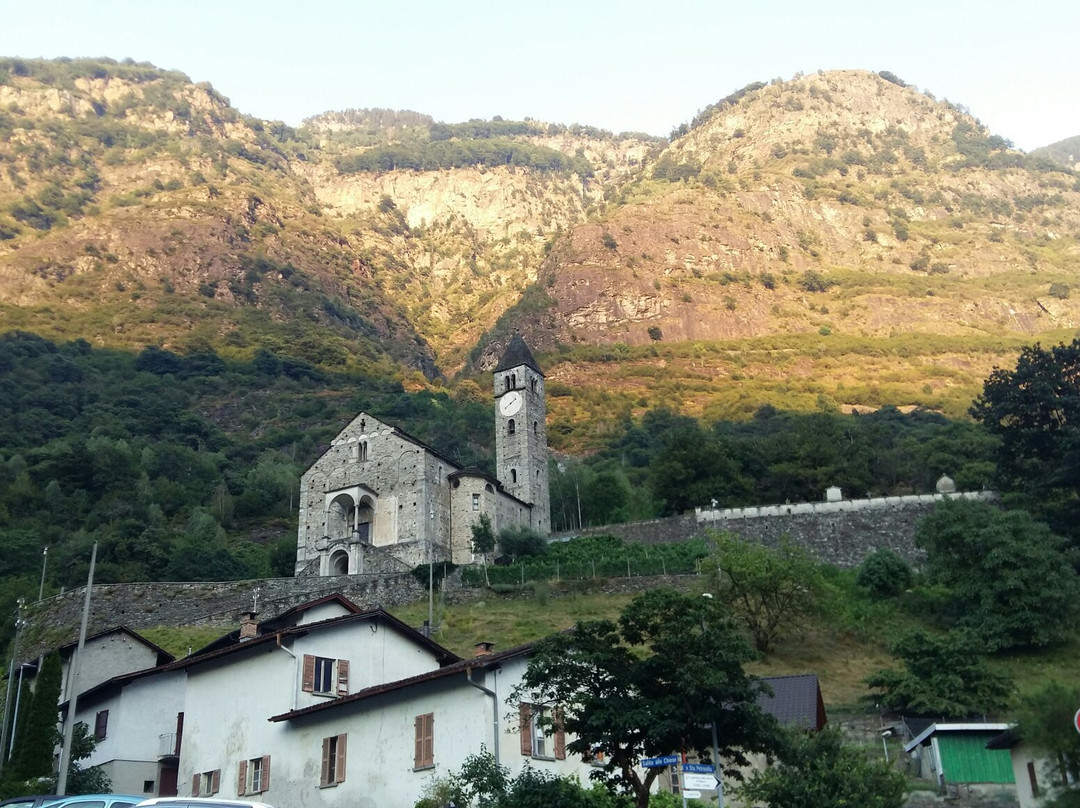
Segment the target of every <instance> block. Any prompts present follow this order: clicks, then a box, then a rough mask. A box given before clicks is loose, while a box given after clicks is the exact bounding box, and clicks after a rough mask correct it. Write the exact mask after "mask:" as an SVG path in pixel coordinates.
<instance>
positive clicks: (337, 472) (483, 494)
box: [296, 334, 551, 576]
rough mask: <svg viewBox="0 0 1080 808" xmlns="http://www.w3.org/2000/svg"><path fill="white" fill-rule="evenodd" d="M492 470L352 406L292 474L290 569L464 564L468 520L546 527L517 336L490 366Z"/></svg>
mask: <svg viewBox="0 0 1080 808" xmlns="http://www.w3.org/2000/svg"><path fill="white" fill-rule="evenodd" d="M494 393H495V468H496V473H497V474H498V477H497V478H495V477H492V476H490V475H489V474H486V473H484V472H483V471H480V470H479V469H470V468H463V467H462V466H461V465H459V464H458V463H456V462H455V461H454V460H452V459H450V458H448V457H446V456H445V455H443V454H441V453H440V452H438V451H436V450H435V449H433V448H432V447H430V446H428V445H426V444H425V443H423V442H422V441H420V440H418V439H416V438H414V437H412V436H411V435H409V434H408V433H406V432H404V431H403V430H401V429H400V428H398V427H395V426H393V425H391V424H387V423H384V422H382V421H380V420H378V419H377V418H374V417H373V416H371V415H369V414H367V413H360V414H359V415H357V416H356V418H354V419H353V420H352V422H351V423H350V424H349V425H348V426H347V427H345V429H343V430H342V431H341V432H340V433H339V434H338V436H337V437H336V438H334V440H333V441H332V442H331V444H330V448H329V449H328V450H327V451H326V453H325V454H323V456H322V457H320V458H319V459H318V460H316V461H315V463H314V464H313V465H312V466H311V467H310V468H309V469H308V470H307V471H306V472H304V475H303V476H302V477H301V478H300V530H299V536H298V537H297V545H296V574H297V575H298V576H299V575H350V574H357V573H363V572H375V571H383V570H387V568H388V565H393V564H394V563H396V564H397V565H398V567H399V568H405V567H413V566H415V565H417V564H421V563H426V562H427V561H428V559H429V553H430V554H431V556H430V557H431V558H432V559H433V560H435V561H443V560H448V561H452V562H453V563H455V564H469V563H472V562H473V560H474V557H473V552H472V529H471V528H472V525H473V524H474V523H475V522H476V520H477V519H478V518H479V517H480V515H481V514H487V515H488V517H489V518H490V519H491V524H492V527H493V528H494V529H495V532H496V533H498V532H499V530H501V529H502V528H504V527H508V526H511V525H528V526H530V527H531V528H533V529H534V530H536V531H538V532H539V533H541V534H545V535H546V534H547V533H549V532H550V530H551V516H550V504H549V502H548V448H547V430H546V429H545V425H544V420H545V414H546V405H545V402H544V374H543V372H542V371H541V370H540V366H539V365H538V364H537V363H536V360H535V359H534V358H533V355H532V352H531V351H530V350H529V347H528V346H527V345H526V344H525V340H523V339H522V338H521V336H520V335H519V334H515V335H514V336H513V338H512V339H511V340H510V344H509V345H508V346H507V348H506V351H505V353H504V354H503V356H502V359H500V361H499V364H498V366H497V367H496V368H495V390H494Z"/></svg>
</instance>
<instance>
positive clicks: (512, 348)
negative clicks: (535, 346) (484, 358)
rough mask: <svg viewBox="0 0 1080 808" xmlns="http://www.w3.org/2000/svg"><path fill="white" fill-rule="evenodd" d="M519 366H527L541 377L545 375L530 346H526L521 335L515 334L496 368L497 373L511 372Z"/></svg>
mask: <svg viewBox="0 0 1080 808" xmlns="http://www.w3.org/2000/svg"><path fill="white" fill-rule="evenodd" d="M519 365H525V366H526V367H529V368H532V369H533V370H535V371H536V372H537V373H539V374H540V375H541V376H543V375H544V371H542V370H540V365H538V364H537V363H536V360H535V359H533V355H532V351H530V350H529V346H528V345H526V344H525V340H524V339H522V336H521V334H518V333H515V334H514V336H512V337H511V338H510V344H509V345H507V346H506V351H504V352H503V355H502V359H500V360H499V364H498V366H497V367H496V368H495V372H496V373H499V372H500V371H503V370H510V368H516V367H518V366H519Z"/></svg>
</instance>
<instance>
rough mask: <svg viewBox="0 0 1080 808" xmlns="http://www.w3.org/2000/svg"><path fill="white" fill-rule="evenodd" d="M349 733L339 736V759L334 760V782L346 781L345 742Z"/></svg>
mask: <svg viewBox="0 0 1080 808" xmlns="http://www.w3.org/2000/svg"><path fill="white" fill-rule="evenodd" d="M348 737H349V736H348V735H347V734H345V733H344V732H343V733H342V734H341V735H338V736H337V760H336V761H334V764H335V765H334V782H335V783H344V782H345V744H346V741H347V740H348Z"/></svg>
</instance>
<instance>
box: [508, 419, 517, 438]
mask: <svg viewBox="0 0 1080 808" xmlns="http://www.w3.org/2000/svg"><path fill="white" fill-rule="evenodd" d="M506 431H507V432H508V433H509V434H511V435H513V434H514V433H515V432H516V431H517V425H516V424H515V423H514V419H513V418H511V419H510V420H509V421H507V422H506Z"/></svg>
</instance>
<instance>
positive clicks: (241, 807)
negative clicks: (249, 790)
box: [135, 797, 273, 808]
mask: <svg viewBox="0 0 1080 808" xmlns="http://www.w3.org/2000/svg"><path fill="white" fill-rule="evenodd" d="M135 808H273V806H270V805H267V804H266V803H265V802H250V801H248V800H229V799H221V800H219V799H217V798H216V797H153V798H151V799H148V800H143V801H142V802H140V803H139V804H138V805H136V806H135Z"/></svg>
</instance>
